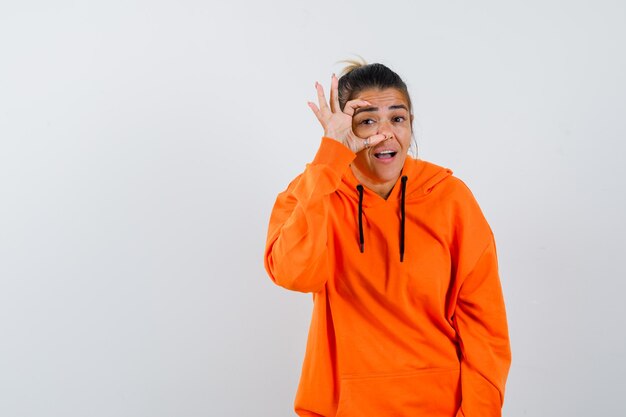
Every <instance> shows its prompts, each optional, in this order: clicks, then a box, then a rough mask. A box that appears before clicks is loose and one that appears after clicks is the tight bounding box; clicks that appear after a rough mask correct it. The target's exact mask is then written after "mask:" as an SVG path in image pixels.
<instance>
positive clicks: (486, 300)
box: [454, 239, 511, 417]
mask: <svg viewBox="0 0 626 417" xmlns="http://www.w3.org/2000/svg"><path fill="white" fill-rule="evenodd" d="M454 323H455V326H456V329H457V332H458V336H459V340H460V347H461V353H462V357H461V393H462V394H461V396H462V402H461V409H460V410H459V412H458V414H457V417H491V416H493V417H497V416H500V415H501V409H502V404H503V402H504V387H505V383H506V378H507V375H508V371H509V366H510V363H511V350H510V345H509V336H508V327H507V321H506V312H505V308H504V299H503V296H502V289H501V286H500V279H499V277H498V260H497V254H496V246H495V243H494V241H493V239H492V240H491V242H490V244H489V245H488V246H487V248H486V249H485V250H484V252H483V253H482V255H481V256H480V258H479V259H478V262H477V263H476V265H475V266H474V268H473V269H472V271H471V272H470V274H469V275H468V276H467V277H466V278H465V280H464V282H463V284H462V286H461V288H460V292H459V296H458V300H457V306H456V311H455V313H454Z"/></svg>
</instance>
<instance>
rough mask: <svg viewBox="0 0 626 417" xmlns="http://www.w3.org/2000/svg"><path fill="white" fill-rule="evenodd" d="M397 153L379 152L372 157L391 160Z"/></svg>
mask: <svg viewBox="0 0 626 417" xmlns="http://www.w3.org/2000/svg"><path fill="white" fill-rule="evenodd" d="M397 153H398V152H396V151H381V152H376V153H375V154H374V156H375V157H376V158H378V159H391V158H393V157H394V156H396V154H397Z"/></svg>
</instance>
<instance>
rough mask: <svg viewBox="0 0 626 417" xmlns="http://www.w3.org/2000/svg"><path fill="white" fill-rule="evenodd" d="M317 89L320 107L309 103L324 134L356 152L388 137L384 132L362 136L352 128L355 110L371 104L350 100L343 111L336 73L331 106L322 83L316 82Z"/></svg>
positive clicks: (332, 85) (333, 81) (332, 83)
mask: <svg viewBox="0 0 626 417" xmlns="http://www.w3.org/2000/svg"><path fill="white" fill-rule="evenodd" d="M315 89H316V90H317V99H318V101H319V107H318V106H316V105H315V103H312V102H309V103H308V104H309V107H310V108H311V110H313V113H315V116H316V117H317V120H319V122H320V124H321V125H322V127H323V128H324V136H326V137H328V138H332V139H335V140H336V141H338V142H341V143H343V144H344V145H345V146H347V147H348V148H349V149H350V150H351V151H352V152H354V153H357V152H360V151H362V150H363V149H367V148H369V147H371V146H374V145H376V144H378V143H379V142H382V141H383V140H385V139H387V138H386V136H385V135H384V134H376V135H373V136H370V137H369V138H360V137H358V136H357V135H356V134H355V133H354V131H353V130H352V116H354V113H355V111H356V110H357V109H358V108H359V107H366V106H369V105H370V103H369V102H367V101H365V100H359V99H355V100H350V101H348V102H347V103H346V105H345V106H344V108H343V111H342V110H341V108H340V106H339V94H338V90H339V80H338V79H337V77H336V76H335V74H333V76H332V79H331V86H330V106H329V104H328V103H327V102H326V96H325V95H324V88H323V87H322V85H321V84H320V83H318V82H316V83H315Z"/></svg>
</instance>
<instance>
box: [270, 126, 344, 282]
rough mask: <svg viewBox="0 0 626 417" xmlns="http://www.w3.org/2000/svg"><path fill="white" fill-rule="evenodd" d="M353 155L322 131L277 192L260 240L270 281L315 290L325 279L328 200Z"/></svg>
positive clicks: (326, 272)
mask: <svg viewBox="0 0 626 417" xmlns="http://www.w3.org/2000/svg"><path fill="white" fill-rule="evenodd" d="M354 157H355V154H354V153H353V152H352V151H350V150H349V149H348V148H347V147H345V146H344V145H342V144H341V143H339V142H337V141H335V140H333V139H330V138H326V137H324V138H322V143H321V144H320V148H319V150H318V152H317V155H316V156H315V159H314V160H313V162H311V163H310V164H308V165H307V167H306V169H305V170H304V172H303V173H302V174H301V175H300V176H298V177H297V178H296V179H295V180H294V181H293V182H292V183H291V184H289V187H287V190H285V191H284V192H282V193H280V194H279V195H278V198H277V199H276V203H275V204H274V209H273V210H272V215H271V217H270V224H269V229H268V233H267V243H266V246H265V269H266V270H267V272H268V274H269V275H270V277H271V278H272V280H273V281H274V282H275V283H276V284H278V285H280V286H283V287H285V288H287V289H290V290H295V291H302V292H315V291H319V290H320V289H321V288H322V287H323V285H324V284H325V282H326V280H327V279H328V277H329V275H330V271H329V266H328V252H327V239H328V215H329V214H328V210H329V207H330V201H329V200H330V198H331V194H332V193H334V192H335V190H337V188H338V187H339V184H340V183H341V177H342V176H343V174H344V173H345V171H346V170H347V169H349V165H350V162H352V160H353V159H354Z"/></svg>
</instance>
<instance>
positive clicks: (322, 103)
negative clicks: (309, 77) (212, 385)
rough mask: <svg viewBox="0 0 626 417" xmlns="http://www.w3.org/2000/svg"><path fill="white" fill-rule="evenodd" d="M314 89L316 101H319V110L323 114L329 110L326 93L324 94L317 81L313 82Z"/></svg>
mask: <svg viewBox="0 0 626 417" xmlns="http://www.w3.org/2000/svg"><path fill="white" fill-rule="evenodd" d="M315 89H316V90H317V101H318V102H319V109H320V112H321V113H322V114H323V113H325V112H328V111H330V109H329V108H328V103H327V102H326V95H325V94H324V87H322V85H321V84H320V83H318V82H317V81H316V82H315Z"/></svg>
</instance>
